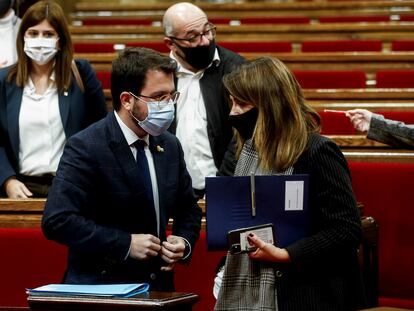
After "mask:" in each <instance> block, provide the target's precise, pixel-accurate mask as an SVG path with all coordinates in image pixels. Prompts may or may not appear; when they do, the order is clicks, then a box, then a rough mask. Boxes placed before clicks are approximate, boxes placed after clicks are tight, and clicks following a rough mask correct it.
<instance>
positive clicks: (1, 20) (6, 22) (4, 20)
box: [0, 10, 16, 27]
mask: <svg viewBox="0 0 414 311" xmlns="http://www.w3.org/2000/svg"><path fill="white" fill-rule="evenodd" d="M15 16H16V14H15V13H14V10H11V11H10V13H9V14H8V15H7V16H4V17H3V18H0V27H2V26H8V25H9V24H11V23H12V22H13V20H14V18H15Z"/></svg>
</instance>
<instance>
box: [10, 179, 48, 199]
mask: <svg viewBox="0 0 414 311" xmlns="http://www.w3.org/2000/svg"><path fill="white" fill-rule="evenodd" d="M16 178H17V180H19V181H21V182H22V183H24V185H25V186H26V187H27V189H29V190H30V192H31V193H33V198H46V197H47V194H48V193H49V189H50V187H51V186H52V182H53V178H54V176H53V175H52V174H45V175H42V176H27V175H17V176H16Z"/></svg>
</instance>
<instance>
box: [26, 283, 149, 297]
mask: <svg viewBox="0 0 414 311" xmlns="http://www.w3.org/2000/svg"><path fill="white" fill-rule="evenodd" d="M148 289H149V284H148V283H133V284H98V285H86V284H48V285H44V286H40V287H37V288H32V289H27V293H28V294H30V295H33V296H84V295H86V296H97V297H132V296H135V295H137V294H140V293H143V292H146V291H148Z"/></svg>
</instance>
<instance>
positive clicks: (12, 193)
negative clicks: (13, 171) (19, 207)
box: [4, 176, 33, 199]
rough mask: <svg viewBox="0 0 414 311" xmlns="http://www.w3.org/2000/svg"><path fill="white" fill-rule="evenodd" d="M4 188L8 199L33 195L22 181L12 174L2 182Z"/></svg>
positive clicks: (26, 197) (25, 197)
mask: <svg viewBox="0 0 414 311" xmlns="http://www.w3.org/2000/svg"><path fill="white" fill-rule="evenodd" d="M4 190H5V191H6V194H7V197H9V198H10V199H28V198H29V197H31V196H32V195H33V193H31V192H30V190H29V189H27V187H26V186H25V185H24V183H22V182H21V181H19V180H17V179H16V177H14V176H13V177H10V178H9V179H7V180H6V181H5V182H4Z"/></svg>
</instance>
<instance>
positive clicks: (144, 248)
mask: <svg viewBox="0 0 414 311" xmlns="http://www.w3.org/2000/svg"><path fill="white" fill-rule="evenodd" d="M160 243H161V241H160V239H159V238H157V237H156V236H153V235H151V234H131V250H130V252H129V257H131V258H134V259H138V260H146V259H149V258H150V257H156V256H158V252H159V251H160V250H161V245H160Z"/></svg>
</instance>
